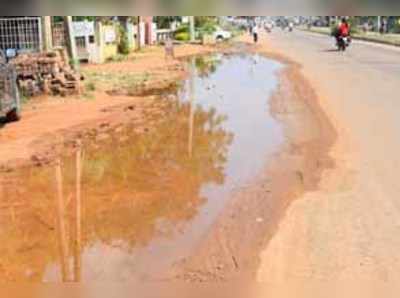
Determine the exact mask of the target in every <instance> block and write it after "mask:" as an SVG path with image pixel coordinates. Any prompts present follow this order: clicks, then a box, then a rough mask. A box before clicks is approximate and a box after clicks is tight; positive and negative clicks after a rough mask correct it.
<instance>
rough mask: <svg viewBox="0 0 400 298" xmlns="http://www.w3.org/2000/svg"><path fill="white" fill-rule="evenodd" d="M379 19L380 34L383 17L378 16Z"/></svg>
mask: <svg viewBox="0 0 400 298" xmlns="http://www.w3.org/2000/svg"><path fill="white" fill-rule="evenodd" d="M377 17H378V30H377V31H378V32H379V30H381V26H382V17H381V16H377Z"/></svg>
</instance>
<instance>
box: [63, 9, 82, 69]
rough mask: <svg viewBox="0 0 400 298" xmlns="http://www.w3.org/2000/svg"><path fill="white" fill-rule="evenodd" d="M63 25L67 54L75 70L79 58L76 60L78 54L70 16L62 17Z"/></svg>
mask: <svg viewBox="0 0 400 298" xmlns="http://www.w3.org/2000/svg"><path fill="white" fill-rule="evenodd" d="M64 26H65V33H66V40H67V47H68V54H69V56H70V57H71V65H72V68H73V69H75V70H76V69H77V68H78V67H79V60H78V54H77V51H76V42H75V37H74V29H73V27H72V16H65V17H64Z"/></svg>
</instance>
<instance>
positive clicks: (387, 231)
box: [258, 30, 400, 297]
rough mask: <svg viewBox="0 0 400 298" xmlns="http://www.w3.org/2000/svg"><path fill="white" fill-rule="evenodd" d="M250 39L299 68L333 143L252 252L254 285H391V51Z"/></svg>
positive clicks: (396, 146) (294, 39)
mask: <svg viewBox="0 0 400 298" xmlns="http://www.w3.org/2000/svg"><path fill="white" fill-rule="evenodd" d="M260 40H261V42H260V46H261V47H265V49H266V50H268V51H271V50H272V51H274V52H278V53H280V54H282V55H284V56H287V57H289V58H291V59H292V60H294V61H296V62H298V63H299V64H301V65H302V72H303V73H304V75H305V76H306V78H307V79H308V80H309V81H310V83H311V84H312V86H313V87H314V89H315V91H316V93H317V95H318V96H319V100H320V104H321V106H322V108H323V110H324V111H325V112H326V114H327V116H328V117H329V119H330V120H331V122H332V123H333V124H334V126H335V127H336V130H337V133H338V137H337V140H336V143H335V145H334V147H333V148H332V149H331V155H332V157H333V158H334V160H335V167H334V168H333V169H331V170H328V171H326V172H325V173H324V175H323V178H322V181H321V183H320V186H319V188H318V190H317V191H313V192H309V193H306V194H305V195H304V196H303V197H301V198H300V199H299V200H297V201H295V202H294V203H293V204H292V205H291V206H290V208H289V209H288V211H287V213H286V215H285V217H284V218H283V220H282V221H281V223H280V227H279V230H278V232H277V233H276V234H275V236H274V238H273V239H272V240H271V241H270V242H269V244H268V246H267V247H266V249H265V250H264V252H263V253H262V255H261V259H262V266H261V268H260V270H259V274H258V277H259V280H260V281H265V282H271V283H274V284H280V285H284V286H285V288H286V289H290V288H291V287H290V285H295V284H303V285H304V284H310V283H313V282H324V283H325V284H326V285H333V284H336V283H338V282H340V283H342V282H343V283H349V284H352V285H355V284H358V285H360V284H362V285H363V287H364V289H371V290H373V289H376V287H377V285H378V283H381V282H383V283H387V284H392V285H396V284H399V283H398V281H400V254H399V249H400V182H399V171H400V154H399V152H400V87H399V86H400V50H399V49H398V48H394V47H393V48H392V47H389V46H382V45H376V44H370V43H365V42H358V41H355V42H354V43H353V44H352V45H351V47H350V48H349V49H348V51H347V52H345V53H339V52H337V51H334V49H335V46H334V40H333V39H332V38H330V37H327V36H323V35H317V34H310V33H305V32H300V31H295V32H293V33H288V32H281V31H280V30H279V31H276V32H273V33H272V34H270V35H266V34H263V35H262V36H261V38H260ZM370 293H372V291H371V292H370ZM325 294H326V292H325ZM296 296H297V297H302V295H301V294H300V292H297V295H296ZM309 297H310V296H309ZM325 297H326V296H325ZM376 297H377V296H376Z"/></svg>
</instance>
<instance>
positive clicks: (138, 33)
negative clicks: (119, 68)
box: [136, 16, 142, 51]
mask: <svg viewBox="0 0 400 298" xmlns="http://www.w3.org/2000/svg"><path fill="white" fill-rule="evenodd" d="M140 21H141V18H140V16H138V17H137V34H136V35H137V47H136V49H137V50H138V51H140V48H141V44H140V42H141V39H142V34H141V28H140Z"/></svg>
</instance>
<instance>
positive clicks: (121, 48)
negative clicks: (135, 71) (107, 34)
mask: <svg viewBox="0 0 400 298" xmlns="http://www.w3.org/2000/svg"><path fill="white" fill-rule="evenodd" d="M130 50H131V49H130V47H129V40H128V34H127V33H126V30H125V29H124V28H123V27H122V26H120V27H119V43H118V52H119V53H120V54H122V55H128V54H129V52H130Z"/></svg>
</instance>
